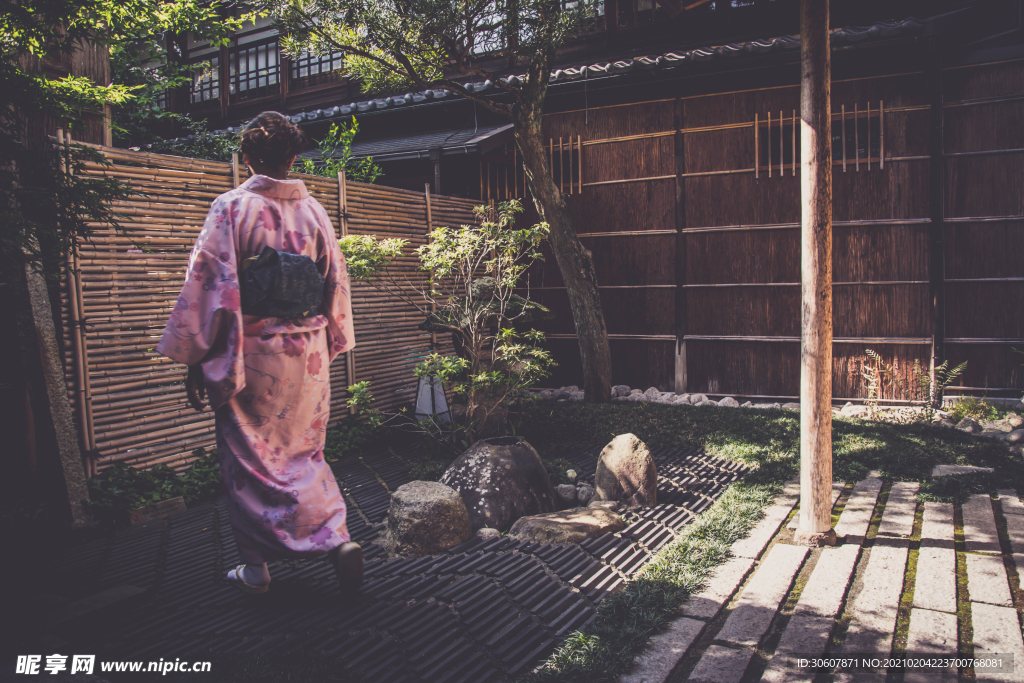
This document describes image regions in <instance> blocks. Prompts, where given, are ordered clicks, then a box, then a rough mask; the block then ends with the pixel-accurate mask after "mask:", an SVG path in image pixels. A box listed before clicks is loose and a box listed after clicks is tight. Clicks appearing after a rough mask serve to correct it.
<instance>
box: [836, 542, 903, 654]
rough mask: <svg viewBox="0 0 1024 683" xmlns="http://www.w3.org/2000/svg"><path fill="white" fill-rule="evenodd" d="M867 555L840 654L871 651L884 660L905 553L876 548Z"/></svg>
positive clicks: (893, 625) (900, 548)
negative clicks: (862, 578) (862, 576)
mask: <svg viewBox="0 0 1024 683" xmlns="http://www.w3.org/2000/svg"><path fill="white" fill-rule="evenodd" d="M870 552H871V554H870V556H869V557H868V562H867V567H866V568H865V570H864V585H863V588H862V589H861V591H860V594H859V595H858V596H857V598H856V600H855V602H854V604H853V608H852V612H853V621H852V622H851V623H850V628H849V630H848V631H847V635H846V642H844V643H843V652H846V653H860V652H871V653H878V655H879V656H880V657H884V656H886V655H888V654H889V652H890V650H891V649H892V637H893V632H894V631H895V629H896V613H897V611H898V610H899V603H900V596H901V595H902V593H903V575H904V572H905V571H906V568H907V555H908V552H909V550H908V548H906V547H904V546H877V545H876V546H875V547H873V548H871V550H870Z"/></svg>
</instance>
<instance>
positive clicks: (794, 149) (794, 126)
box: [789, 109, 796, 177]
mask: <svg viewBox="0 0 1024 683" xmlns="http://www.w3.org/2000/svg"><path fill="white" fill-rule="evenodd" d="M789 138H790V142H792V143H793V176H794V177H795V176H796V109H794V110H793V130H792V131H791V134H790V136H789Z"/></svg>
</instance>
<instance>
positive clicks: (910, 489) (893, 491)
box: [878, 481, 921, 536]
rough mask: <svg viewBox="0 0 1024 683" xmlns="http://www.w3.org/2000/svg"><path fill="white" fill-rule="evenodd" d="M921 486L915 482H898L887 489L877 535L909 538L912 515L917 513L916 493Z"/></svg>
mask: <svg viewBox="0 0 1024 683" xmlns="http://www.w3.org/2000/svg"><path fill="white" fill-rule="evenodd" d="M919 488H921V485H920V484H919V483H917V482H916V481H898V482H896V483H894V484H893V485H892V487H891V488H890V489H889V498H888V499H887V500H886V502H885V511H884V512H883V513H882V523H881V524H879V525H878V533H879V534H881V535H883V536H910V533H911V532H912V531H913V529H914V513H915V512H916V511H917V491H918V489H919Z"/></svg>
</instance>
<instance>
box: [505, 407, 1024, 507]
mask: <svg viewBox="0 0 1024 683" xmlns="http://www.w3.org/2000/svg"><path fill="white" fill-rule="evenodd" d="M520 431H521V433H522V435H523V436H524V437H525V438H526V439H527V440H528V441H529V442H530V443H531V444H533V445H534V447H536V448H537V450H538V451H539V452H540V453H541V456H542V457H555V456H557V455H559V453H558V451H557V448H558V446H557V444H558V443H559V442H563V441H566V440H575V441H591V442H595V443H598V444H600V445H603V444H604V443H607V442H608V441H611V439H612V438H613V437H614V436H616V435H617V434H622V433H625V432H632V433H633V434H636V435H637V436H638V437H640V438H641V439H642V440H643V441H644V442H646V443H647V444H648V445H649V446H651V447H654V448H657V447H663V446H672V447H677V448H689V447H694V446H704V447H705V448H706V449H707V452H708V454H710V455H715V456H719V457H722V458H727V459H729V460H735V461H739V462H742V463H744V464H746V465H749V466H751V467H753V468H756V470H757V471H756V472H753V473H752V474H751V475H748V476H747V478H746V480H747V481H748V482H754V483H771V482H780V481H785V480H786V479H789V478H791V477H793V476H795V475H796V473H797V472H798V470H799V464H800V457H799V452H800V415H799V413H796V412H792V411H788V410H772V409H767V410H765V409H747V408H719V407H715V406H700V407H697V406H671V405H662V404H658V403H611V404H601V405H588V404H583V403H573V402H568V403H555V404H552V403H548V402H540V401H537V402H533V403H528V404H527V405H526V406H524V408H523V421H522V426H521V428H520ZM832 452H833V465H832V471H833V476H834V479H836V480H837V481H846V482H855V481H860V480H861V479H863V478H864V477H866V476H867V474H868V472H870V471H871V470H878V471H879V472H881V474H882V476H883V477H885V478H887V479H893V480H897V481H921V480H924V479H926V478H928V477H930V476H931V471H932V468H934V467H935V465H940V464H953V465H979V466H983V467H994V468H995V469H996V475H997V476H999V477H1000V480H1001V482H1002V483H1001V486H1004V487H1011V486H1014V485H1016V486H1017V487H1018V490H1024V486H1021V484H1024V463H1021V462H1020V461H1019V460H1017V459H1015V458H1013V457H1012V455H1011V454H1010V452H1009V449H1007V448H1006V446H1005V444H1003V443H1000V442H996V441H989V440H987V439H979V438H978V437H975V436H971V435H969V434H966V433H964V432H960V431H958V430H953V429H948V428H945V427H936V426H933V425H930V424H910V425H894V424H889V423H884V422H872V421H866V420H858V419H853V418H842V417H834V418H833V420H832Z"/></svg>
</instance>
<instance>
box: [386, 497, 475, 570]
mask: <svg viewBox="0 0 1024 683" xmlns="http://www.w3.org/2000/svg"><path fill="white" fill-rule="evenodd" d="M472 533H473V532H472V530H471V529H470V527H469V513H468V512H467V511H466V504H465V503H463V502H462V497H461V496H459V494H458V492H456V491H455V490H454V489H452V488H449V487H448V486H445V485H444V484H439V483H437V482H436V481H411V482H409V483H408V484H403V485H402V486H399V487H398V488H397V489H396V490H395V491H393V492H392V493H391V508H390V509H389V510H388V522H387V528H386V530H385V532H384V539H383V543H384V546H385V547H387V548H388V550H389V551H390V552H391V553H392V554H393V555H401V556H404V557H419V556H420V555H430V554H432V553H439V552H443V551H445V550H447V549H448V548H451V547H453V546H456V545H458V544H460V543H462V542H463V541H465V540H467V539H468V538H469V537H470V536H471V535H472Z"/></svg>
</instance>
